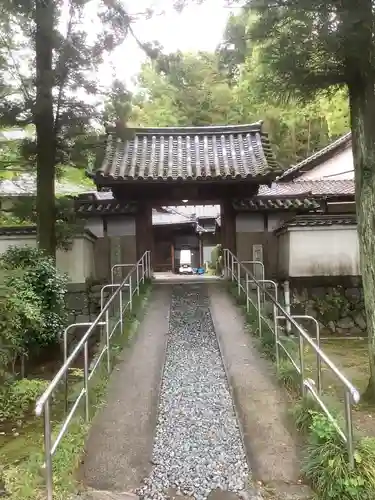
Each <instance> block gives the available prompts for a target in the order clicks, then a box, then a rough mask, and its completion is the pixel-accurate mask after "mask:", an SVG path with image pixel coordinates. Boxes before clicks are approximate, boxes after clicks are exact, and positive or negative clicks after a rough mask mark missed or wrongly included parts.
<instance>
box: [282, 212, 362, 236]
mask: <svg viewBox="0 0 375 500" xmlns="http://www.w3.org/2000/svg"><path fill="white" fill-rule="evenodd" d="M356 224H357V218H356V215H355V214H353V215H320V214H319V215H298V216H297V217H295V218H293V219H292V220H289V221H287V222H285V223H284V224H282V225H281V226H280V227H278V228H277V229H276V230H275V231H274V232H275V233H279V232H283V231H285V230H287V229H288V227H322V226H337V225H340V226H355V225H356Z"/></svg>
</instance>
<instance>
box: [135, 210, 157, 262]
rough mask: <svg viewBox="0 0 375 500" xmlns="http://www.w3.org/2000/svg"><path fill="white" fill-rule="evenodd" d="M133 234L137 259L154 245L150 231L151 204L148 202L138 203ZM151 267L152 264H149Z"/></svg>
mask: <svg viewBox="0 0 375 500" xmlns="http://www.w3.org/2000/svg"><path fill="white" fill-rule="evenodd" d="M135 235H136V245H137V260H138V259H140V258H141V257H142V255H143V254H144V253H145V251H146V250H151V263H152V253H153V247H154V238H153V231H152V206H151V205H150V204H148V203H139V205H138V210H137V214H136V216H135ZM151 267H152V265H151Z"/></svg>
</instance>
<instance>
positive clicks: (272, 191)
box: [258, 179, 355, 197]
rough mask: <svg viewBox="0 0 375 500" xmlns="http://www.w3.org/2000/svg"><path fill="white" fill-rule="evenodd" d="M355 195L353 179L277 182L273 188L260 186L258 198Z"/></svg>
mask: <svg viewBox="0 0 375 500" xmlns="http://www.w3.org/2000/svg"><path fill="white" fill-rule="evenodd" d="M354 194H355V186H354V180H352V179H340V180H339V179H337V180H331V179H321V180H306V181H298V180H296V181H292V182H275V183H274V184H273V185H272V186H271V187H268V186H260V187H259V191H258V196H268V197H274V196H297V195H299V196H300V195H305V196H308V195H311V196H340V195H353V196H354Z"/></svg>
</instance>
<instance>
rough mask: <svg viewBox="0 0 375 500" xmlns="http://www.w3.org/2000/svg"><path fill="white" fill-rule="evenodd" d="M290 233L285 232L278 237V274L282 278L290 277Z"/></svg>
mask: <svg viewBox="0 0 375 500" xmlns="http://www.w3.org/2000/svg"><path fill="white" fill-rule="evenodd" d="M289 249H290V233H289V232H287V231H285V233H281V234H280V235H279V237H278V253H277V272H278V273H280V274H281V275H282V276H290V273H289V266H290V252H289Z"/></svg>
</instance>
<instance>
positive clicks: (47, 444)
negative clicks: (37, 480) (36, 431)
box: [44, 398, 53, 500]
mask: <svg viewBox="0 0 375 500" xmlns="http://www.w3.org/2000/svg"><path fill="white" fill-rule="evenodd" d="M51 449H52V447H51V412H50V400H49V398H48V399H47V401H46V403H45V405H44V453H45V470H46V486H47V500H53V471H52V454H51Z"/></svg>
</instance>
